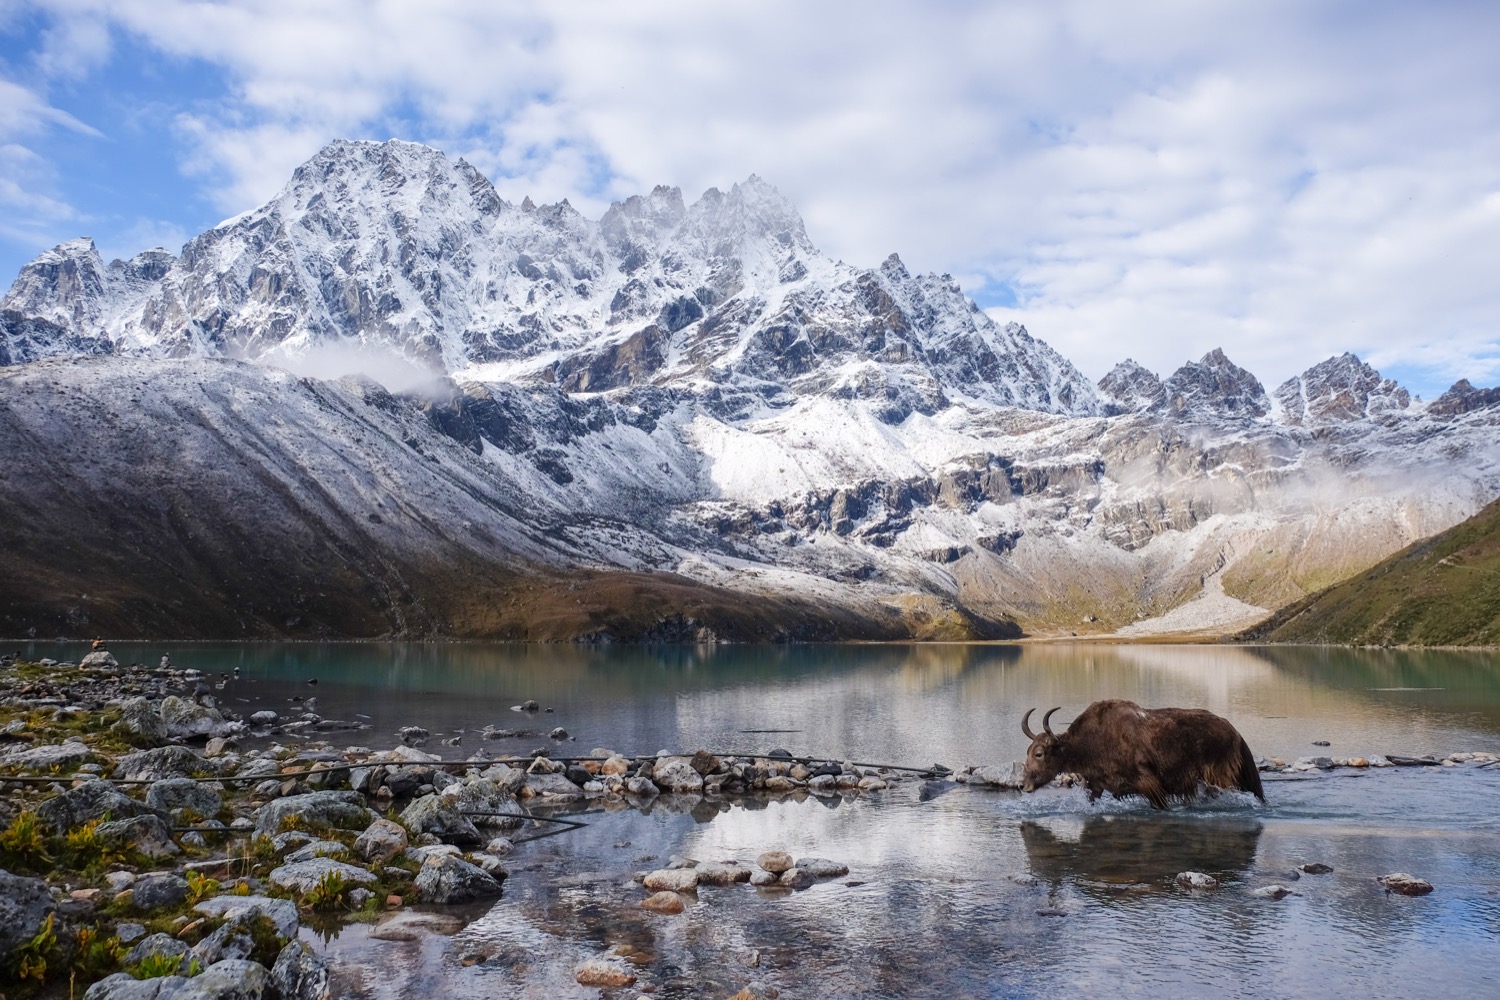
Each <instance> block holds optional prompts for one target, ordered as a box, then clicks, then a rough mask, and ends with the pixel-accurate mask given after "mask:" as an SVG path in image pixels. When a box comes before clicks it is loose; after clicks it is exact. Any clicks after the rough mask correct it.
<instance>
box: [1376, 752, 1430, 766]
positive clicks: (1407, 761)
mask: <svg viewBox="0 0 1500 1000" xmlns="http://www.w3.org/2000/svg"><path fill="white" fill-rule="evenodd" d="M1385 756H1386V759H1387V760H1389V761H1390V762H1391V763H1392V764H1394V765H1395V766H1397V767H1436V766H1437V765H1438V764H1439V763H1440V762H1439V761H1438V759H1437V758H1436V757H1433V756H1431V755H1430V754H1429V755H1428V756H1426V757H1408V756H1406V755H1405V754H1399V753H1388V754H1386V755H1385Z"/></svg>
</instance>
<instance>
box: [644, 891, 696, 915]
mask: <svg viewBox="0 0 1500 1000" xmlns="http://www.w3.org/2000/svg"><path fill="white" fill-rule="evenodd" d="M641 909H643V910H651V911H652V912H653V913H681V912H682V911H683V910H684V909H686V907H685V906H684V904H683V902H682V897H681V896H680V895H678V894H677V893H675V892H669V891H667V890H665V889H663V890H662V891H661V892H654V893H652V894H651V895H650V896H647V897H646V898H645V899H643V900H641Z"/></svg>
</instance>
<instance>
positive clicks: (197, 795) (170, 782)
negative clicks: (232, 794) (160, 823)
mask: <svg viewBox="0 0 1500 1000" xmlns="http://www.w3.org/2000/svg"><path fill="white" fill-rule="evenodd" d="M223 787H224V786H222V785H220V784H218V783H217V782H205V781H194V780H193V779H192V778H163V779H161V780H160V781H158V782H155V783H154V784H152V785H151V787H150V788H148V789H146V805H148V806H150V807H151V808H153V809H158V810H161V811H162V812H172V811H173V810H176V809H190V810H192V811H193V812H195V813H197V814H198V815H199V816H200V817H202V818H204V819H211V818H213V817H214V816H216V815H218V812H219V807H220V806H221V805H222V804H223V798H222V797H221V796H220V794H219V793H220V792H221V791H223Z"/></svg>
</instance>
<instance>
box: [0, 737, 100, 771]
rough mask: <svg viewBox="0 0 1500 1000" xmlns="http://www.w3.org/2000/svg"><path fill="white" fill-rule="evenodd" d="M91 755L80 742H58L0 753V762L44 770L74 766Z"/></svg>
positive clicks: (29, 769) (31, 769)
mask: <svg viewBox="0 0 1500 1000" xmlns="http://www.w3.org/2000/svg"><path fill="white" fill-rule="evenodd" d="M92 756H93V751H91V750H90V749H89V748H88V747H87V746H85V745H84V744H82V743H58V744H56V745H55V746H40V747H27V748H26V749H24V750H12V751H11V752H10V753H9V755H5V754H0V763H3V764H4V765H5V766H6V767H15V768H23V769H25V770H28V771H45V770H48V769H50V768H54V767H66V768H70V769H71V768H75V767H77V766H78V765H80V764H83V763H85V762H86V761H87V760H88V759H89V758H90V757H92Z"/></svg>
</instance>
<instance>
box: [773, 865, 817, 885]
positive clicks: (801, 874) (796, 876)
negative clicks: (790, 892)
mask: <svg viewBox="0 0 1500 1000" xmlns="http://www.w3.org/2000/svg"><path fill="white" fill-rule="evenodd" d="M815 881H816V879H814V878H813V877H812V874H811V873H810V872H805V871H803V870H802V869H801V868H796V867H793V868H788V869H787V870H786V871H784V872H782V873H781V874H780V875H779V876H778V877H777V879H776V884H777V885H784V886H786V887H787V888H788V889H806V888H807V887H808V886H810V885H812V884H813V882H815Z"/></svg>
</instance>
